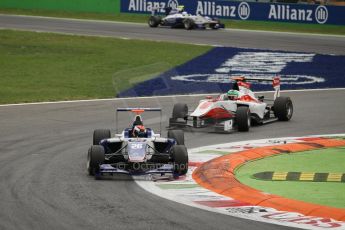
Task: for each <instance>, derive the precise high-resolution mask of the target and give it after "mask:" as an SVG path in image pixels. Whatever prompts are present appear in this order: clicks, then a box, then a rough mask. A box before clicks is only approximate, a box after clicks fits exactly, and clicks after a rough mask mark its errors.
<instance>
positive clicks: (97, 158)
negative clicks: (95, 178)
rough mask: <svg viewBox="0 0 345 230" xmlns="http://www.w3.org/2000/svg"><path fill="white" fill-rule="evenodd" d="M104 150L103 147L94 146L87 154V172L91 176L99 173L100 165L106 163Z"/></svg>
mask: <svg viewBox="0 0 345 230" xmlns="http://www.w3.org/2000/svg"><path fill="white" fill-rule="evenodd" d="M104 159H105V155H104V148H103V146H101V145H92V146H91V147H90V148H89V151H88V153H87V171H88V173H89V175H95V174H97V173H98V171H99V165H100V164H102V163H103V162H104Z"/></svg>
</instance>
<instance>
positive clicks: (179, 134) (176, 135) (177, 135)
mask: <svg viewBox="0 0 345 230" xmlns="http://www.w3.org/2000/svg"><path fill="white" fill-rule="evenodd" d="M168 138H172V139H175V140H176V143H177V144H178V145H184V132H183V131H182V130H168Z"/></svg>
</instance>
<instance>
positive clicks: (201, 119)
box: [169, 77, 293, 132]
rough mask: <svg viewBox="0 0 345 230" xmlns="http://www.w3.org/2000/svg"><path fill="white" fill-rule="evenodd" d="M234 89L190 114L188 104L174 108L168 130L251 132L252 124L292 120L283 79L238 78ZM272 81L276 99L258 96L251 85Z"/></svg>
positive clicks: (204, 100)
mask: <svg viewBox="0 0 345 230" xmlns="http://www.w3.org/2000/svg"><path fill="white" fill-rule="evenodd" d="M233 80H234V83H233V86H232V89H231V90H229V91H228V92H227V93H223V94H220V95H219V96H217V97H216V98H213V97H212V96H207V97H206V99H203V100H200V102H199V105H198V106H197V108H196V109H195V110H194V111H192V112H191V113H190V112H189V111H188V106H187V104H184V103H177V104H175V105H174V107H173V112H172V117H171V118H170V119H169V128H170V129H174V128H184V127H191V128H206V129H211V130H212V131H216V132H231V131H233V130H238V131H242V132H245V131H248V130H249V128H250V126H251V124H259V125H261V124H266V123H270V122H274V121H278V120H279V121H289V120H290V119H291V117H292V114H293V104H292V100H291V98H290V97H284V96H280V78H279V77H275V78H273V79H267V78H247V77H235V78H233ZM263 81H266V82H267V81H271V82H272V85H273V88H274V89H275V93H274V97H273V99H266V98H264V96H259V97H258V98H257V97H256V96H255V94H254V92H253V91H251V90H250V86H251V85H250V83H249V82H263Z"/></svg>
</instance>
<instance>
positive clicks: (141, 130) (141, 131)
mask: <svg viewBox="0 0 345 230" xmlns="http://www.w3.org/2000/svg"><path fill="white" fill-rule="evenodd" d="M133 137H146V129H145V127H144V126H143V125H136V126H134V128H133Z"/></svg>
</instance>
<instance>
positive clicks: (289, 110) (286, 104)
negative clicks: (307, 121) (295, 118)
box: [273, 97, 293, 121]
mask: <svg viewBox="0 0 345 230" xmlns="http://www.w3.org/2000/svg"><path fill="white" fill-rule="evenodd" d="M273 110H274V115H275V116H276V117H277V118H278V120H279V121H288V120H290V119H291V117H292V114H293V104H292V101H291V99H290V97H277V98H276V99H275V101H274V104H273Z"/></svg>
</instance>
